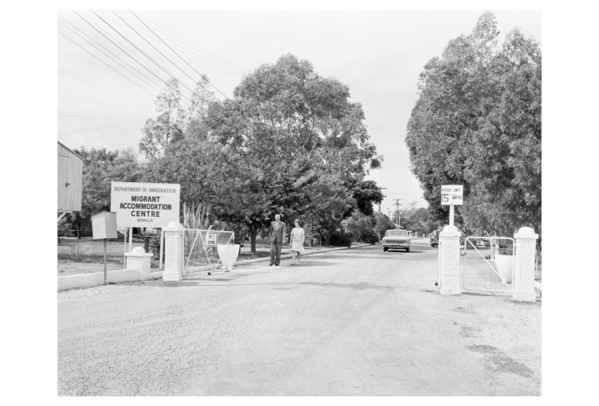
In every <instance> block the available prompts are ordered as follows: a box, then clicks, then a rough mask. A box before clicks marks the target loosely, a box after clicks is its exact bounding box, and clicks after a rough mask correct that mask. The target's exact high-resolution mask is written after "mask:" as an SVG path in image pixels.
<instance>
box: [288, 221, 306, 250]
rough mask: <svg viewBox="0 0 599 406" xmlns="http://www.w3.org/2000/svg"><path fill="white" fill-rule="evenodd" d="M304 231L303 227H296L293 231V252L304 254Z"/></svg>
mask: <svg viewBox="0 0 599 406" xmlns="http://www.w3.org/2000/svg"><path fill="white" fill-rule="evenodd" d="M304 238H305V235H304V229H303V228H301V227H294V228H293V229H292V230H291V238H290V239H291V251H296V252H299V253H300V254H303V253H304Z"/></svg>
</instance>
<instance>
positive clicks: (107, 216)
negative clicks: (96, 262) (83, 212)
mask: <svg viewBox="0 0 599 406" xmlns="http://www.w3.org/2000/svg"><path fill="white" fill-rule="evenodd" d="M92 234H93V237H92V238H93V239H94V240H104V284H106V282H107V281H108V270H107V265H106V251H107V239H109V238H116V237H117V234H116V214H114V213H109V212H107V211H103V212H101V213H98V214H96V215H94V216H93V217H92Z"/></svg>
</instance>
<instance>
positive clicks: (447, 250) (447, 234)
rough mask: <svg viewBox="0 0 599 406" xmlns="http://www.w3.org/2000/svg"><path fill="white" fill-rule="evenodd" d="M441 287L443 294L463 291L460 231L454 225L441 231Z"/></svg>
mask: <svg viewBox="0 0 599 406" xmlns="http://www.w3.org/2000/svg"><path fill="white" fill-rule="evenodd" d="M438 266H439V287H440V293H441V294H442V295H459V294H460V293H462V286H461V285H462V284H461V280H460V231H459V230H458V229H457V228H456V227H455V226H452V225H447V226H445V227H443V230H441V232H440V233H439V259H438Z"/></svg>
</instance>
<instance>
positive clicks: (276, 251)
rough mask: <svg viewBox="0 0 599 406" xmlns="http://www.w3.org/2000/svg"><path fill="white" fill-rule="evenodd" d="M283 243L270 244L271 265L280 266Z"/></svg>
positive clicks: (273, 242) (274, 242)
mask: <svg viewBox="0 0 599 406" xmlns="http://www.w3.org/2000/svg"><path fill="white" fill-rule="evenodd" d="M281 245H282V244H281V241H276V240H275V241H272V242H271V243H270V264H271V265H273V264H274V265H279V264H280V263H281Z"/></svg>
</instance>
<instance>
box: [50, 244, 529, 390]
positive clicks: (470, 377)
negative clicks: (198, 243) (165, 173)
mask: <svg viewBox="0 0 599 406" xmlns="http://www.w3.org/2000/svg"><path fill="white" fill-rule="evenodd" d="M435 253H436V252H435V251H422V252H413V253H399V252H391V253H383V252H382V251H381V250H380V249H376V248H360V249H352V250H347V251H337V252H334V253H330V254H323V255H319V256H312V257H307V258H305V260H304V262H303V263H302V264H300V265H288V262H284V263H283V266H281V267H280V268H278V269H275V268H270V267H267V266H263V265H261V266H256V267H252V268H239V269H238V270H236V271H234V272H232V273H229V274H220V275H216V276H213V277H212V279H207V277H203V279H202V278H198V279H194V280H188V281H185V282H184V283H182V284H181V285H179V286H176V287H167V286H163V285H162V283H161V282H159V281H155V282H147V283H145V284H132V285H113V286H103V287H97V288H91V289H83V290H73V291H67V292H63V293H59V294H58V315H59V320H58V326H59V330H58V392H59V394H74V395H97V394H104V395H113V394H123V395H133V394H144V395H151V394H218V395H223V394H259V395H263V394H273V395H274V394H287V395H293V394H302V395H303V394H312V395H319V394H364V395H365V394H369V395H376V394H395V395H409V394H467V395H468V394H539V393H540V363H541V361H540V348H541V346H540V336H541V332H540V319H541V307H540V305H538V304H532V305H531V304H529V305H526V304H516V303H512V302H510V301H509V300H508V299H506V298H501V297H490V296H473V295H462V296H459V297H441V296H439V295H438V294H437V293H436V292H435V291H434V286H433V282H434V279H435V273H436V262H435V259H436V257H435ZM225 275H226V276H225Z"/></svg>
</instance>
